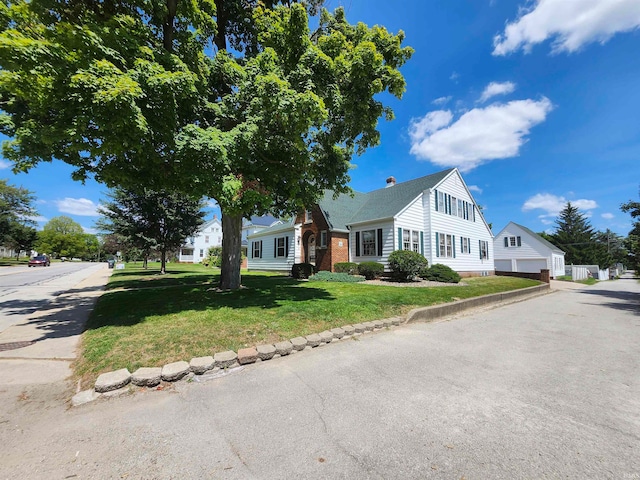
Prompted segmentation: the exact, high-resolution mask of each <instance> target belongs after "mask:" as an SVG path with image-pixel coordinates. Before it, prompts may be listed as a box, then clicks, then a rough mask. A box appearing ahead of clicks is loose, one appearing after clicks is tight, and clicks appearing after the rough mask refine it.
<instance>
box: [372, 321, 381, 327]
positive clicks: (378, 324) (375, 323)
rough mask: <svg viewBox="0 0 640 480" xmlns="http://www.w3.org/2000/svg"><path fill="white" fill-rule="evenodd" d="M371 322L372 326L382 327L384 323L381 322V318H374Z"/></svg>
mask: <svg viewBox="0 0 640 480" xmlns="http://www.w3.org/2000/svg"><path fill="white" fill-rule="evenodd" d="M372 323H373V327H374V328H384V323H382V320H374V321H373V322H372Z"/></svg>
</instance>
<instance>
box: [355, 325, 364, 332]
mask: <svg viewBox="0 0 640 480" xmlns="http://www.w3.org/2000/svg"><path fill="white" fill-rule="evenodd" d="M353 328H354V329H355V331H356V333H364V330H365V329H364V325H363V324H361V323H356V324H355V325H354V326H353Z"/></svg>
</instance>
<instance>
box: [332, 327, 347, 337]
mask: <svg viewBox="0 0 640 480" xmlns="http://www.w3.org/2000/svg"><path fill="white" fill-rule="evenodd" d="M329 331H330V332H331V333H333V338H342V337H344V330H343V329H341V328H332V329H331V330H329Z"/></svg>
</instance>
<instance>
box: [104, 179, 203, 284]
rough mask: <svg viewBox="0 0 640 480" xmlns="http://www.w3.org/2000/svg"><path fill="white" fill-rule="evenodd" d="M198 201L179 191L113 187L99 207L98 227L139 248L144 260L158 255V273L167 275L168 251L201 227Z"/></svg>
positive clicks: (201, 220) (201, 204)
mask: <svg viewBox="0 0 640 480" xmlns="http://www.w3.org/2000/svg"><path fill="white" fill-rule="evenodd" d="M202 207H203V203H202V201H201V200H200V199H199V198H193V197H189V196H187V195H185V194H183V193H180V192H156V191H153V190H148V189H135V190H125V189H123V188H116V189H114V190H113V191H112V192H111V193H109V201H107V202H104V203H103V204H102V207H101V208H100V213H101V215H102V218H101V219H100V220H98V222H97V225H98V227H99V228H100V229H101V230H103V231H105V232H108V233H111V234H115V235H116V236H117V237H118V238H120V239H122V240H123V241H124V242H125V243H126V244H128V245H131V246H133V247H136V248H139V249H140V250H141V251H142V252H143V254H144V258H145V266H146V258H147V257H148V255H149V253H150V252H151V251H152V250H156V251H158V252H159V253H160V258H161V266H160V273H163V274H164V273H166V259H167V252H168V251H171V250H173V249H176V248H179V247H180V246H181V245H182V243H183V242H184V240H185V239H186V238H187V237H190V236H191V235H193V234H194V233H195V232H196V230H197V229H198V227H199V226H200V225H201V224H202V222H203V218H204V211H203V210H202Z"/></svg>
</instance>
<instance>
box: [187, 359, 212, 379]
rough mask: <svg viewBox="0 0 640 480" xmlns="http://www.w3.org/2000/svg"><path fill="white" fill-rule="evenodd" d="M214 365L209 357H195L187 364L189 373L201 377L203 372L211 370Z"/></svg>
mask: <svg viewBox="0 0 640 480" xmlns="http://www.w3.org/2000/svg"><path fill="white" fill-rule="evenodd" d="M214 365H215V361H214V360H213V357H212V356H211V355H209V356H207V357H195V358H192V359H191V361H190V362H189V367H190V368H191V371H192V372H193V373H195V374H196V375H203V374H204V373H205V372H208V371H209V370H211V369H212V368H213V366H214Z"/></svg>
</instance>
